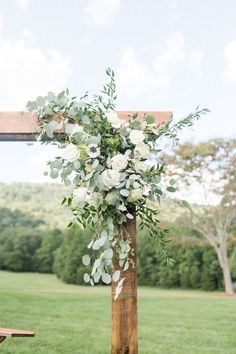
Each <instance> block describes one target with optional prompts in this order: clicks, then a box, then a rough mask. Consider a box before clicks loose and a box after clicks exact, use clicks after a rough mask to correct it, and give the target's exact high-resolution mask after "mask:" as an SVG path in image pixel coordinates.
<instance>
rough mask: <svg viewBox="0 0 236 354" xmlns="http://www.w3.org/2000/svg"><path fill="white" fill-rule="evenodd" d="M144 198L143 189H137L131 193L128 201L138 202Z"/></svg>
mask: <svg viewBox="0 0 236 354" xmlns="http://www.w3.org/2000/svg"><path fill="white" fill-rule="evenodd" d="M142 196H143V190H142V189H141V188H136V189H133V190H132V191H130V193H129V197H128V201H129V202H136V200H139V199H141V198H142Z"/></svg>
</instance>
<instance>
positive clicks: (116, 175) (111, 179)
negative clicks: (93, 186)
mask: <svg viewBox="0 0 236 354" xmlns="http://www.w3.org/2000/svg"><path fill="white" fill-rule="evenodd" d="M101 177H102V182H103V184H104V185H105V186H106V187H107V188H108V189H111V188H112V187H116V186H117V185H118V184H119V182H120V172H119V171H118V170H105V171H103V172H102V174H101Z"/></svg>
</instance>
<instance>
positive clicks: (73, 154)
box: [63, 143, 80, 162]
mask: <svg viewBox="0 0 236 354" xmlns="http://www.w3.org/2000/svg"><path fill="white" fill-rule="evenodd" d="M79 155H80V150H79V149H78V148H77V146H76V145H74V144H71V143H70V144H68V145H67V146H66V147H65V150H64V153H63V158H64V159H65V160H68V161H69V162H74V161H76V160H78V158H79Z"/></svg>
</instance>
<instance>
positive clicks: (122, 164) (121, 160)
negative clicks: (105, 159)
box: [111, 154, 128, 171]
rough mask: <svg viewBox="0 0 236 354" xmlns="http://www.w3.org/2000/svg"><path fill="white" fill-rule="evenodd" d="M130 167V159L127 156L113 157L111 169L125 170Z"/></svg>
mask: <svg viewBox="0 0 236 354" xmlns="http://www.w3.org/2000/svg"><path fill="white" fill-rule="evenodd" d="M127 165H128V159H127V156H125V155H122V154H118V155H115V156H113V157H112V159H111V167H112V168H113V170H118V171H120V170H124V169H125V168H126V166H127Z"/></svg>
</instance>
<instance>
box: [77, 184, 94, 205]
mask: <svg viewBox="0 0 236 354" xmlns="http://www.w3.org/2000/svg"><path fill="white" fill-rule="evenodd" d="M73 196H74V198H75V199H76V200H77V201H78V202H87V201H89V200H90V198H91V191H90V190H89V189H88V188H85V187H80V188H77V189H75V190H74V193H73Z"/></svg>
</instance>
